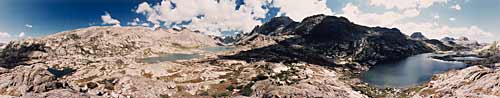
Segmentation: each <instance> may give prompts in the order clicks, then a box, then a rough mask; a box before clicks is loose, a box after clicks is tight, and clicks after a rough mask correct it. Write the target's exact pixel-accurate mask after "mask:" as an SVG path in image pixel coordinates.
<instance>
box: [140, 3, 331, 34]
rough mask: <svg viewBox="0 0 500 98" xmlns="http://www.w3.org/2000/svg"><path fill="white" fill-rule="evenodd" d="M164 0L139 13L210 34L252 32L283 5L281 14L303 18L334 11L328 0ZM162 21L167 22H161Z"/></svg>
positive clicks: (143, 5) (153, 20)
mask: <svg viewBox="0 0 500 98" xmlns="http://www.w3.org/2000/svg"><path fill="white" fill-rule="evenodd" d="M243 2H244V4H243V5H238V4H237V3H235V0H163V1H162V2H161V3H159V4H155V5H151V4H148V3H147V2H144V3H141V4H139V6H138V7H137V9H136V10H135V12H136V13H140V14H143V15H145V16H146V20H147V21H148V22H151V23H152V24H153V25H154V26H153V27H160V26H165V27H170V28H171V27H179V26H180V27H186V28H189V29H192V30H199V31H201V32H204V33H206V34H209V35H221V32H225V31H241V32H250V31H251V30H252V29H253V27H254V26H256V25H259V24H262V21H261V19H264V18H267V17H266V14H268V13H269V11H270V10H269V8H270V7H273V8H279V9H280V11H279V12H278V15H286V16H289V17H291V18H292V19H294V20H302V19H303V18H305V17H306V16H310V15H313V14H332V13H333V12H332V11H331V10H330V9H329V8H328V7H327V6H326V1H325V0H291V1H290V0H243ZM161 23H164V24H163V25H161Z"/></svg>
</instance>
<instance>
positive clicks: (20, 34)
mask: <svg viewBox="0 0 500 98" xmlns="http://www.w3.org/2000/svg"><path fill="white" fill-rule="evenodd" d="M25 35H26V34H25V33H24V32H21V33H19V35H18V36H17V37H24V36H25Z"/></svg>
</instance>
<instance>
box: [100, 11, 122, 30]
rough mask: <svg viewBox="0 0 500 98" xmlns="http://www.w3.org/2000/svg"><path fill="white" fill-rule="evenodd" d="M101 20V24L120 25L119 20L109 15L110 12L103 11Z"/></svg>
mask: <svg viewBox="0 0 500 98" xmlns="http://www.w3.org/2000/svg"><path fill="white" fill-rule="evenodd" d="M101 20H102V22H103V23H102V24H105V25H113V26H115V27H120V21H118V20H117V19H114V18H113V17H111V14H109V13H108V12H105V13H104V15H102V16H101Z"/></svg>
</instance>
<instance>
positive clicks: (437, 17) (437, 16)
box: [433, 15, 441, 19]
mask: <svg viewBox="0 0 500 98" xmlns="http://www.w3.org/2000/svg"><path fill="white" fill-rule="evenodd" d="M433 18H434V19H439V18H441V16H439V15H434V17H433Z"/></svg>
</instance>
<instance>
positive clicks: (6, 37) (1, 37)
mask: <svg viewBox="0 0 500 98" xmlns="http://www.w3.org/2000/svg"><path fill="white" fill-rule="evenodd" d="M10 40H12V38H11V36H10V34H9V33H7V32H0V42H1V43H5V42H8V41H10Z"/></svg>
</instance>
